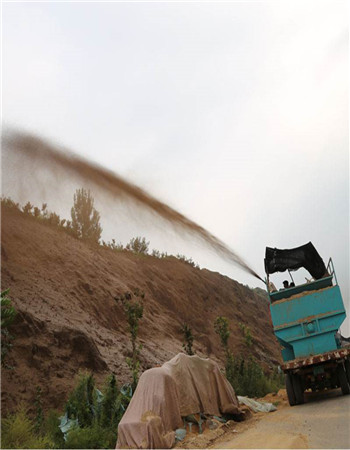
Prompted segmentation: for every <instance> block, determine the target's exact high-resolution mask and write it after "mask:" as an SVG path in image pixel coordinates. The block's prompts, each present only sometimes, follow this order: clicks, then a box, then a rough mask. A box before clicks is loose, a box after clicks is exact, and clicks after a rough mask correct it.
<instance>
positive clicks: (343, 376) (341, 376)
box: [337, 364, 350, 395]
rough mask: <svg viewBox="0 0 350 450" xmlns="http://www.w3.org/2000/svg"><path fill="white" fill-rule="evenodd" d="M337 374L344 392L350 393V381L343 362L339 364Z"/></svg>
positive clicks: (344, 393) (345, 393)
mask: <svg viewBox="0 0 350 450" xmlns="http://www.w3.org/2000/svg"><path fill="white" fill-rule="evenodd" d="M337 375H338V381H339V385H340V388H341V391H342V394H343V395H348V394H349V393H350V386H349V383H348V379H347V376H346V372H345V369H344V367H343V365H342V364H338V367H337Z"/></svg>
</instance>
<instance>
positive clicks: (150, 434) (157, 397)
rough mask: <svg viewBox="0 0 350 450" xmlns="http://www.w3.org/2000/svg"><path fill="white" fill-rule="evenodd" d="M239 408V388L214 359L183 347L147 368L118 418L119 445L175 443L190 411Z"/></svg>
mask: <svg viewBox="0 0 350 450" xmlns="http://www.w3.org/2000/svg"><path fill="white" fill-rule="evenodd" d="M200 412H202V413H206V414H210V415H221V414H239V413H240V412H241V410H240V409H239V406H238V400H237V397H236V394H235V392H234V390H233V388H232V386H231V385H230V383H229V382H228V381H227V380H226V378H225V377H224V376H223V375H222V373H221V372H220V370H219V367H218V365H217V364H216V363H215V362H213V361H211V360H210V359H204V358H200V357H199V356H196V355H194V356H188V355H185V354H183V353H179V354H178V355H177V356H175V357H174V358H173V359H171V360H170V361H168V362H166V363H165V364H163V365H162V367H159V368H155V369H150V370H146V372H144V373H143V374H142V376H141V378H140V380H139V383H138V386H137V389H136V391H135V394H134V395H133V397H132V399H131V402H130V404H129V406H128V408H127V410H126V412H125V414H124V416H123V418H122V420H121V421H120V423H119V426H118V442H117V447H116V448H171V447H172V446H173V445H174V443H175V430H176V429H177V428H180V427H182V426H183V420H182V418H181V417H184V416H188V415H189V414H197V413H200Z"/></svg>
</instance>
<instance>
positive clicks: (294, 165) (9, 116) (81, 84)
mask: <svg viewBox="0 0 350 450" xmlns="http://www.w3.org/2000/svg"><path fill="white" fill-rule="evenodd" d="M348 13H349V11H348V2H346V1H333V0H332V1H324V0H318V1H307V0H306V1H302V2H298V1H278V2H277V1H273V2H263V1H262V2H257V1H241V2H181V3H180V2H153V3H151V2H123V3H110V2H108V3H107V2H106V3H103V2H96V3H87V2H81V3H78V2H75V3H73V2H72V3H69V2H65V3H63V2H62V3H60V2H49V3H45V2H44V3H34V2H33V3H31V2H22V3H12V2H3V4H2V27H3V31H2V118H3V125H4V129H13V130H21V131H27V132H30V133H34V134H36V135H39V136H41V137H44V138H45V139H48V140H49V141H50V142H52V143H57V144H59V145H62V146H64V147H66V148H68V149H70V150H72V151H74V152H75V153H77V154H79V155H81V156H83V157H85V158H87V159H89V160H91V161H94V162H96V163H98V164H100V165H102V166H105V167H108V168H109V169H110V170H112V171H115V172H116V173H118V174H119V175H121V176H123V177H124V178H126V179H127V180H129V181H131V182H133V183H135V184H137V185H138V186H140V187H142V188H144V189H146V190H147V191H148V192H150V193H151V194H153V195H154V196H156V197H157V198H159V199H160V200H162V201H164V202H165V203H167V204H169V205H170V206H172V207H174V208H175V209H177V210H179V211H180V212H181V213H183V214H185V215H187V216H188V217H189V218H190V219H192V220H194V221H196V222H197V223H199V224H200V225H202V226H203V227H205V228H207V229H208V230H209V231H210V232H212V233H213V234H214V235H216V236H217V237H219V238H220V239H222V240H223V241H224V242H226V243H227V244H228V245H229V246H230V247H231V248H233V249H234V250H236V251H237V252H238V253H239V254H240V255H241V256H242V257H243V258H244V259H245V260H246V261H247V262H248V264H250V265H251V266H252V267H253V269H254V270H256V271H257V272H258V273H259V274H261V275H262V276H263V275H264V265H263V259H264V253H265V247H266V246H270V247H277V248H293V247H297V246H300V245H302V244H304V243H307V242H309V241H312V242H313V243H314V245H315V247H316V248H317V250H318V251H319V253H320V254H321V256H322V257H323V259H324V261H325V262H326V263H327V262H328V259H329V257H332V259H333V262H334V265H335V269H336V273H337V276H338V281H339V284H340V287H341V291H342V294H343V297H344V302H345V304H346V307H347V311H348V314H350V303H349V293H350V289H349V112H348V105H349V82H348V78H349V35H348V33H349V23H348V17H349V14H348ZM3 170H6V168H5V169H4V168H3ZM3 175H4V174H3ZM34 182H35V180H34ZM58 184H59V186H58V191H60V190H62V192H63V190H64V186H63V184H64V182H63V181H62V183H58ZM67 186H69V188H71V189H72V190H71V192H70V196H71V198H72V197H73V191H74V187H72V186H71V185H70V184H69V183H68V182H67V183H66V184H65V189H66V190H67ZM77 187H80V186H77ZM4 190H5V188H4ZM4 193H5V194H10V195H11V194H12V195H13V196H14V197H15V196H16V194H15V193H11V192H4ZM64 195H66V193H65V194H64ZM64 195H63V194H62V198H63V196H64ZM35 200H38V199H37V198H35ZM39 200H40V199H39ZM50 200H51V203H50ZM58 200H59V195H58V196H57V198H54V199H49V201H48V203H49V207H51V209H53V210H56V209H59V210H60V212H61V213H62V214H63V215H64V214H66V215H67V216H68V215H69V208H67V209H66V210H65V209H64V207H63V206H62V205H63V203H62V202H61V203H60V202H59V201H58ZM96 207H99V208H100V209H101V210H103V209H106V205H103V199H96ZM108 208H111V205H108ZM143 218H144V215H143V213H141V212H140V211H138V210H135V211H130V208H124V211H123V212H119V210H118V208H117V207H116V209H115V214H112V215H111V214H109V215H108V214H107V215H102V219H101V220H102V226H103V229H104V238H105V239H106V240H108V239H111V238H112V237H114V238H116V240H117V241H122V242H123V243H124V244H125V243H126V242H127V241H128V240H129V239H130V238H131V237H133V236H135V235H142V236H146V237H147V238H148V239H149V240H151V244H150V247H151V248H158V249H159V250H161V251H168V252H170V253H181V254H185V255H187V256H188V257H192V258H193V259H194V260H195V261H196V262H198V263H199V264H200V266H201V267H207V268H209V269H210V270H213V271H218V272H221V273H223V274H225V275H227V276H229V277H231V278H234V279H236V280H238V281H239V282H241V283H243V284H248V285H250V286H252V287H255V286H259V287H264V286H263V284H262V283H261V284H259V282H258V280H256V279H254V278H253V277H252V276H251V275H249V274H247V273H245V272H243V271H242V270H241V269H239V268H237V267H234V266H232V265H229V264H228V263H226V262H225V261H222V260H221V259H220V258H218V257H217V256H215V254H213V253H212V252H211V251H210V249H207V248H205V247H203V246H202V245H201V244H200V243H198V242H196V241H195V240H194V239H189V238H186V239H184V238H182V237H181V233H180V234H179V233H177V234H176V233H174V232H173V230H169V227H167V226H166V224H164V223H163V222H158V221H157V219H156V218H148V219H149V220H146V221H145V220H143ZM304 276H307V275H306V274H305V273H303V272H302V273H301V274H299V275H298V273H296V275H295V278H296V281H299V282H302V281H304ZM298 277H299V278H298ZM285 278H286V275H285V274H280V275H276V276H275V277H272V281H274V282H275V284H276V285H277V286H278V287H280V285H281V283H282V280H283V279H285ZM342 332H343V334H345V335H347V336H348V335H349V334H350V330H349V320H348V321H347V323H346V325H345V326H344V327H343V328H342Z"/></svg>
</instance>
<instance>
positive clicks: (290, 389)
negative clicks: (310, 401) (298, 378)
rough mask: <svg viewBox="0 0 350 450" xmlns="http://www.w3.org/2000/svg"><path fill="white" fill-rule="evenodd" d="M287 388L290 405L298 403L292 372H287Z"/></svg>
mask: <svg viewBox="0 0 350 450" xmlns="http://www.w3.org/2000/svg"><path fill="white" fill-rule="evenodd" d="M286 390H287V395H288V401H289V404H290V406H294V405H296V399H295V392H294V388H293V383H292V374H290V373H286Z"/></svg>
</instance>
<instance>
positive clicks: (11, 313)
mask: <svg viewBox="0 0 350 450" xmlns="http://www.w3.org/2000/svg"><path fill="white" fill-rule="evenodd" d="M9 291H10V290H9V289H6V290H5V291H2V292H1V365H2V366H3V367H5V368H6V369H12V367H10V366H9V365H8V364H7V362H6V357H7V355H8V353H9V351H10V350H11V348H12V341H13V339H14V336H12V334H11V333H10V331H9V328H10V326H11V325H12V323H13V321H14V320H15V317H16V315H17V312H16V310H15V308H14V307H13V306H12V304H11V299H10V298H9V297H8V293H9Z"/></svg>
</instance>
